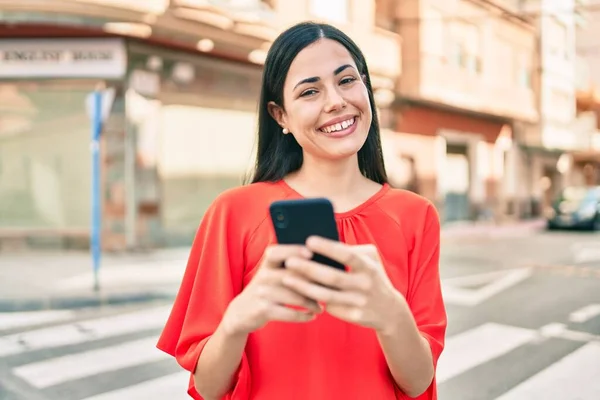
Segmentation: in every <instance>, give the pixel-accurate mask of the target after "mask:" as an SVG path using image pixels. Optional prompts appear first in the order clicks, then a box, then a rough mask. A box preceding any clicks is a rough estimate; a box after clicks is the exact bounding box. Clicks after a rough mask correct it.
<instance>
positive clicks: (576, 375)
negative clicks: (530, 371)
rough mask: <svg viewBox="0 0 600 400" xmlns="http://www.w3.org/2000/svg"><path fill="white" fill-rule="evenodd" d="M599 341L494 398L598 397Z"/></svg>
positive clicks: (558, 399)
mask: <svg viewBox="0 0 600 400" xmlns="http://www.w3.org/2000/svg"><path fill="white" fill-rule="evenodd" d="M599 376H600V343H597V342H591V343H588V344H586V345H584V346H582V347H580V348H579V349H577V350H575V351H574V352H573V353H571V354H569V355H567V356H565V357H564V358H562V359H561V360H560V361H558V362H556V363H554V364H552V365H551V366H549V367H548V368H546V369H544V370H543V371H541V372H539V373H537V374H536V375H534V376H533V377H531V378H529V379H528V380H526V381H524V382H523V383H521V384H519V385H518V386H515V387H514V388H513V389H511V390H509V391H508V392H506V393H505V394H504V395H502V396H500V397H498V398H497V399H496V400H529V399H534V398H539V399H544V400H568V399H582V400H583V399H586V400H587V399H600V379H598V377H599Z"/></svg>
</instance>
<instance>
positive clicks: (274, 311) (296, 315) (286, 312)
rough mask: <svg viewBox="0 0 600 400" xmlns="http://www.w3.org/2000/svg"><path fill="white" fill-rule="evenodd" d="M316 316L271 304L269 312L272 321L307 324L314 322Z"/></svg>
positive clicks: (268, 316)
mask: <svg viewBox="0 0 600 400" xmlns="http://www.w3.org/2000/svg"><path fill="white" fill-rule="evenodd" d="M316 315H317V314H316V313H313V312H310V311H308V312H307V311H302V310H295V309H293V308H289V307H286V306H281V305H279V304H271V305H270V306H269V309H268V310H267V318H268V319H269V320H271V321H285V322H307V321H311V320H313V319H314V318H315V317H316Z"/></svg>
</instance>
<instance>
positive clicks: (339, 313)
mask: <svg viewBox="0 0 600 400" xmlns="http://www.w3.org/2000/svg"><path fill="white" fill-rule="evenodd" d="M306 245H307V248H308V249H309V250H311V251H312V252H314V253H319V254H322V255H324V256H327V257H329V258H331V259H334V260H336V261H339V262H340V263H342V264H344V265H346V266H347V267H349V271H346V272H344V271H340V270H337V269H335V268H331V267H329V266H326V265H323V264H319V263H316V262H313V261H311V260H310V259H308V258H306V257H297V256H293V257H290V258H288V259H287V261H286V263H285V265H286V269H288V270H290V271H293V272H295V273H296V274H297V275H299V277H298V276H294V275H287V276H285V278H284V280H283V283H284V285H285V286H287V287H288V288H290V289H292V290H294V291H295V292H297V293H299V294H301V295H304V296H306V297H307V298H311V299H313V300H315V301H317V302H321V303H324V304H325V309H326V311H327V312H329V313H330V314H332V315H334V316H335V317H337V318H340V319H342V320H345V321H348V322H353V323H356V324H359V325H362V326H365V327H370V328H373V329H375V330H376V331H378V332H381V333H385V332H387V331H388V330H390V329H392V327H393V324H394V323H395V322H397V318H396V317H395V316H396V314H397V313H398V304H402V303H404V304H405V303H406V301H405V299H404V297H403V296H402V295H401V294H400V293H399V292H398V291H397V290H396V289H395V288H394V287H393V285H392V283H391V282H390V280H389V278H388V277H387V275H386V272H385V269H384V267H383V264H382V262H381V259H380V257H379V252H378V251H377V248H376V247H375V246H372V245H360V246H350V245H347V244H344V243H341V242H336V241H332V240H328V239H324V238H321V237H311V238H309V240H308V241H307V243H306ZM303 278H304V279H303Z"/></svg>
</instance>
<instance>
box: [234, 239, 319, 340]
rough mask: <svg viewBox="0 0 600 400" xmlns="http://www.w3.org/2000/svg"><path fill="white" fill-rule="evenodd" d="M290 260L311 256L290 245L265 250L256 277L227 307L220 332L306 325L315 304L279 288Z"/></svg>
mask: <svg viewBox="0 0 600 400" xmlns="http://www.w3.org/2000/svg"><path fill="white" fill-rule="evenodd" d="M290 257H294V259H297V260H309V259H310V258H311V257H312V253H311V252H310V251H309V250H307V249H306V247H304V246H291V245H274V246H271V247H268V248H267V249H266V250H265V253H264V256H263V258H262V262H261V265H260V266H259V267H258V270H257V273H256V275H255V276H254V278H253V279H252V280H251V281H250V283H249V284H248V286H247V287H246V288H245V289H244V290H243V291H242V293H240V294H239V295H238V296H237V297H236V298H235V299H233V300H232V302H231V303H230V305H229V306H228V307H227V310H226V312H225V315H224V316H223V321H222V326H223V329H225V330H226V331H227V332H228V333H230V334H233V335H244V334H249V333H251V332H253V331H255V330H257V329H259V328H262V327H263V326H264V325H266V324H267V322H269V321H287V322H307V321H310V320H312V319H313V318H314V317H315V315H316V314H317V313H320V312H321V307H320V306H319V304H318V303H317V302H315V301H314V300H311V299H309V298H307V297H305V296H302V295H301V294H298V293H297V292H295V291H294V290H292V289H290V288H288V287H286V286H285V285H283V280H284V278H285V277H287V276H292V275H293V274H294V273H293V272H292V271H290V270H286V269H285V268H282V265H283V263H284V262H285V260H287V259H289V258H290ZM287 306H295V308H291V307H287ZM302 308H303V309H302Z"/></svg>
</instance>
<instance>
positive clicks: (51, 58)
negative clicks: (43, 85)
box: [0, 38, 127, 79]
mask: <svg viewBox="0 0 600 400" xmlns="http://www.w3.org/2000/svg"><path fill="white" fill-rule="evenodd" d="M126 67H127V53H126V50H125V44H124V42H123V41H122V40H121V39H113V38H104V39H12V40H10V39H9V40H2V41H0V78H106V79H110V78H113V79H114V78H121V77H122V76H124V75H125V71H126Z"/></svg>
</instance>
